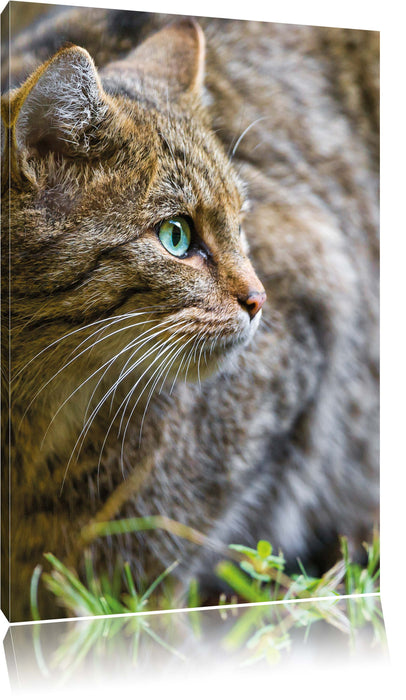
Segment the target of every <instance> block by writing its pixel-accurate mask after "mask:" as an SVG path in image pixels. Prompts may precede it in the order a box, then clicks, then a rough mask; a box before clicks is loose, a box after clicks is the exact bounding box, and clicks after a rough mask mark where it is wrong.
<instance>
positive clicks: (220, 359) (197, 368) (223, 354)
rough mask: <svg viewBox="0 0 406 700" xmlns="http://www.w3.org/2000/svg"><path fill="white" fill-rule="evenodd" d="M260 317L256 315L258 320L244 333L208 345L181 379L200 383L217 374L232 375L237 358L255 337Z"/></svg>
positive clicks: (254, 320)
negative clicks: (205, 350)
mask: <svg viewBox="0 0 406 700" xmlns="http://www.w3.org/2000/svg"><path fill="white" fill-rule="evenodd" d="M260 316H261V313H259V314H258V318H255V319H253V321H251V323H250V324H249V326H248V327H247V328H246V329H245V332H243V333H241V332H239V333H238V334H236V335H234V336H231V337H229V338H224V337H223V338H221V339H220V340H219V341H218V343H217V344H216V345H215V346H214V347H213V346H211V345H210V343H209V344H208V346H207V352H206V353H204V352H203V353H202V355H201V356H200V357H199V358H198V361H197V362H196V363H193V365H192V366H190V367H189V369H188V372H187V376H184V377H183V379H185V380H186V381H188V382H191V383H195V382H199V383H200V382H202V381H204V380H207V379H210V378H212V377H215V376H216V375H218V374H232V373H233V371H235V370H236V369H237V367H238V360H239V357H240V356H241V354H242V353H243V352H244V351H245V349H246V348H247V347H248V346H249V345H250V343H251V341H252V339H253V337H254V335H255V332H256V330H257V328H258V325H259V321H260Z"/></svg>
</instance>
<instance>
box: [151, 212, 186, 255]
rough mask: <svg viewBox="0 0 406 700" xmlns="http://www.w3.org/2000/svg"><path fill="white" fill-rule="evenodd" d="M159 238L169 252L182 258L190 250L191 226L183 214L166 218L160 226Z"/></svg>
mask: <svg viewBox="0 0 406 700" xmlns="http://www.w3.org/2000/svg"><path fill="white" fill-rule="evenodd" d="M158 236H159V240H160V241H161V243H162V245H163V247H164V248H166V250H167V251H168V253H171V255H176V257H178V258H180V257H182V255H184V254H185V253H186V252H187V251H188V250H189V246H190V243H191V240H192V233H191V231H190V226H189V224H188V222H187V221H186V219H184V218H183V216H175V217H174V218H173V219H166V221H163V222H162V224H160V226H159V231H158Z"/></svg>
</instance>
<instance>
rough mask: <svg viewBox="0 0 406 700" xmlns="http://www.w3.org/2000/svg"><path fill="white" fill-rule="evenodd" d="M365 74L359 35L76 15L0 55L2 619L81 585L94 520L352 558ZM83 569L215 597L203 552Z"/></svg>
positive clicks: (369, 466)
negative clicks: (43, 574)
mask: <svg viewBox="0 0 406 700" xmlns="http://www.w3.org/2000/svg"><path fill="white" fill-rule="evenodd" d="M10 12H13V5H12V6H11V10H10ZM66 42H70V43H69V44H66ZM377 56H378V36H377V35H376V34H375V33H371V32H360V31H349V30H334V29H331V30H329V29H321V28H311V27H296V26H292V25H291V26H288V25H286V26H284V25H270V24H262V23H255V22H238V21H228V20H215V19H199V20H193V19H188V18H184V19H174V18H171V17H168V16H162V15H148V14H144V13H130V12H118V11H105V10H100V11H97V10H94V9H92V10H91V11H90V12H89V11H88V10H86V9H84V8H77V9H74V10H60V9H57V10H56V11H55V10H54V11H53V12H52V13H51V14H50V16H49V17H45V19H43V20H42V21H41V22H40V23H39V24H37V25H36V26H35V27H34V28H30V29H29V30H28V31H27V32H25V33H22V34H20V35H19V36H18V37H16V38H14V39H13V41H12V43H11V45H10V62H9V63H8V62H7V60H6V62H5V71H4V76H3V80H4V82H5V97H4V98H3V101H2V122H3V129H4V151H3V170H2V172H3V179H2V182H3V211H6V212H8V213H9V216H5V217H3V219H4V220H3V247H2V265H3V276H2V277H3V305H2V306H3V308H2V312H3V324H4V325H3V329H4V330H3V361H4V368H5V371H4V374H3V406H4V405H6V404H8V403H9V411H7V410H6V411H4V410H3V420H4V423H3V464H5V465H7V466H6V467H5V468H3V472H2V479H3V482H2V485H3V488H2V493H3V517H4V519H5V522H4V533H5V534H4V538H3V555H4V565H3V570H4V571H9V585H8V582H7V581H5V584H4V589H3V609H4V610H5V612H6V614H7V615H8V616H9V618H10V619H12V620H21V619H25V618H27V617H29V616H30V611H29V582H30V577H31V575H32V571H33V569H34V567H35V565H36V564H37V563H39V562H43V557H42V555H43V553H44V552H46V551H51V552H53V553H54V554H55V555H57V556H58V557H59V558H61V559H62V560H64V561H69V562H71V563H74V565H75V566H76V567H77V569H78V571H79V572H80V571H82V567H83V557H82V549H83V542H81V538H80V533H81V531H82V528H83V527H85V526H86V525H87V524H88V523H90V522H92V521H93V520H94V519H99V520H109V519H120V518H124V517H129V516H144V515H158V514H159V515H165V516H167V517H169V518H171V519H173V520H176V521H178V522H180V523H183V524H185V525H187V526H189V527H192V528H195V529H197V530H199V531H200V532H202V533H204V534H205V535H207V536H208V538H209V539H210V540H211V541H215V542H217V543H222V544H223V545H227V544H229V543H235V542H237V543H244V544H248V545H255V544H256V542H257V541H258V540H259V539H261V538H262V539H268V540H269V541H271V542H272V544H273V546H274V547H275V548H281V549H282V551H283V553H284V556H285V558H286V559H287V560H288V562H289V565H293V563H294V562H295V559H296V558H297V557H300V558H301V559H302V560H303V561H304V562H305V563H306V565H309V566H313V567H317V566H326V565H327V564H328V563H329V562H332V561H334V558H335V557H336V556H337V543H338V537H339V535H340V534H346V535H348V536H350V537H351V539H352V541H353V542H354V544H355V546H357V544H358V545H359V544H360V543H361V541H362V539H363V538H364V537H368V536H369V534H370V532H371V529H372V526H373V523H374V521H375V519H376V513H377V506H378V497H379V495H378V369H379V363H378V339H377V338H378V320H377V316H378V290H377V284H378V237H377V230H378V194H377V192H378V165H377V159H378V155H377V154H378V143H377V138H378V137H377V133H378V128H377V124H378V93H377ZM8 492H9V493H10V500H8V496H7V494H8ZM92 552H93V558H94V561H95V565H96V567H99V569H100V570H105V569H106V568H107V569H108V570H111V569H112V568H113V567H114V564H115V562H116V561H117V558H118V557H121V558H122V559H127V560H128V561H129V562H130V564H131V569H132V572H133V575H134V577H135V578H136V580H137V582H138V583H139V585H143V584H145V582H146V581H150V580H152V579H153V578H154V577H156V576H157V575H158V574H159V573H161V572H162V571H163V569H164V568H165V566H167V565H168V564H170V563H171V562H172V561H173V560H174V559H178V560H179V561H180V565H179V566H178V568H177V569H176V574H177V575H178V577H179V578H180V579H181V580H183V581H184V582H187V581H188V580H189V579H190V578H191V577H192V576H196V577H197V578H198V580H199V581H200V587H201V593H202V599H203V600H204V598H205V596H206V597H209V596H213V595H218V594H219V592H220V591H221V582H220V580H219V579H218V578H217V577H216V575H215V573H214V565H215V554H213V552H211V551H209V550H206V549H203V548H201V547H198V546H197V545H194V544H191V543H190V542H187V541H185V540H183V539H181V538H178V537H175V536H173V535H171V534H170V533H168V532H166V531H164V530H156V531H154V532H146V533H132V534H127V535H120V536H114V537H111V538H107V539H106V538H103V539H100V540H96V541H95V542H93V544H92ZM8 558H10V569H8ZM40 602H41V612H42V615H43V616H44V617H52V616H55V615H56V616H60V615H61V614H62V612H61V609H60V608H56V607H53V606H52V604H51V601H50V600H47V599H46V597H44V599H43V600H41V601H40Z"/></svg>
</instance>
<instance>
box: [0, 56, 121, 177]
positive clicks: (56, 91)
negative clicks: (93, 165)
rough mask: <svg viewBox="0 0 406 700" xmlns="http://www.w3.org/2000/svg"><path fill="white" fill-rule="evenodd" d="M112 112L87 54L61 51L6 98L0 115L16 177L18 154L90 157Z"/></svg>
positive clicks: (3, 100)
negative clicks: (94, 143)
mask: <svg viewBox="0 0 406 700" xmlns="http://www.w3.org/2000/svg"><path fill="white" fill-rule="evenodd" d="M107 110H108V103H107V101H106V96H105V94H104V92H103V89H102V87H101V83H100V80H99V77H98V74H97V71H96V68H95V66H94V63H93V61H92V59H91V57H90V56H89V54H88V53H87V51H85V49H82V48H80V47H78V46H71V47H69V48H64V49H61V50H60V51H58V53H57V54H56V55H55V56H53V57H52V58H51V59H50V60H49V61H47V62H46V63H44V64H42V65H41V66H39V68H37V70H36V71H35V72H34V73H33V74H32V75H31V76H30V77H29V78H28V79H27V80H26V81H25V83H24V84H23V85H22V86H21V87H20V88H17V89H16V90H13V91H11V92H10V93H8V94H7V95H5V97H4V98H2V104H1V114H2V120H3V124H4V127H5V128H6V130H8V138H7V139H6V145H7V148H8V149H9V150H10V156H11V158H10V160H11V166H12V174H13V173H14V175H15V174H16V173H15V169H16V168H17V169H18V161H19V153H20V152H21V151H22V150H24V149H28V150H32V149H35V150H36V151H38V152H40V153H41V152H44V151H47V150H52V151H56V152H60V153H64V154H67V155H70V154H72V155H79V154H80V155H86V154H88V152H89V150H90V147H91V144H92V139H94V138H95V134H96V131H97V127H98V126H100V124H101V123H102V122H103V120H104V119H105V116H106V112H107Z"/></svg>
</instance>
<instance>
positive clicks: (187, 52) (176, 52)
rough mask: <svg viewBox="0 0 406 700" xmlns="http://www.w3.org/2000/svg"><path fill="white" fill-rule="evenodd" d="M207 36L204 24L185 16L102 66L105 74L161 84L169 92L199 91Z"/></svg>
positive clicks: (171, 97)
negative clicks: (124, 54)
mask: <svg viewBox="0 0 406 700" xmlns="http://www.w3.org/2000/svg"><path fill="white" fill-rule="evenodd" d="M205 45H206V42H205V38H204V33H203V30H202V28H201V27H200V26H199V24H198V23H197V22H196V21H195V20H193V19H191V18H185V19H181V20H178V21H176V22H173V23H172V24H169V25H167V26H166V27H164V28H163V29H161V30H159V31H158V32H156V33H155V34H153V35H152V36H150V37H148V38H147V39H146V40H145V41H144V42H143V43H142V44H140V45H139V46H138V47H137V48H136V49H134V51H131V53H129V54H128V56H127V57H126V58H125V59H123V60H121V61H116V62H114V63H112V64H110V65H108V66H106V68H105V69H104V70H103V76H106V77H108V76H109V75H113V76H117V77H118V76H119V75H124V76H126V77H127V78H128V79H130V78H131V76H132V77H133V78H135V79H137V78H138V79H140V80H142V82H143V85H144V87H145V88H146V89H148V83H152V84H153V85H154V86H158V89H159V87H161V88H162V89H163V91H164V94H165V96H166V94H167V92H168V93H169V97H170V99H176V98H177V97H179V96H180V95H184V94H189V95H190V94H193V95H199V94H200V92H201V90H202V88H203V81H204V66H205Z"/></svg>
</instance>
